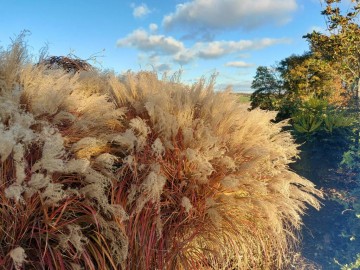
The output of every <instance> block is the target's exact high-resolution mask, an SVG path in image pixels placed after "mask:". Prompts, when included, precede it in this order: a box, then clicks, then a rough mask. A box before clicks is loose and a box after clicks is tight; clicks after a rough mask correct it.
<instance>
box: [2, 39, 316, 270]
mask: <svg viewBox="0 0 360 270" xmlns="http://www.w3.org/2000/svg"><path fill="white" fill-rule="evenodd" d="M274 116H275V115H274V114H273V113H268V112H263V111H260V110H254V111H251V112H249V111H248V110H247V108H246V107H244V106H243V105H241V104H239V103H238V102H237V97H236V96H234V95H233V94H232V93H231V92H228V91H224V92H215V91H214V90H213V81H210V82H206V81H205V80H200V81H199V82H198V83H196V84H194V85H192V86H186V85H184V84H181V83H180V82H178V81H176V80H166V79H164V80H159V79H158V78H157V75H156V74H154V73H152V72H140V73H132V72H128V73H126V74H123V75H120V76H116V75H115V74H112V73H106V72H101V71H97V70H94V69H93V70H83V71H81V70H80V71H76V72H72V71H68V70H67V71H64V70H63V69H61V67H60V66H59V67H58V68H55V67H53V66H52V68H51V69H49V68H48V66H47V65H46V64H41V63H40V64H37V65H32V64H31V63H29V61H27V60H26V50H25V48H24V45H23V44H22V42H21V40H20V41H17V42H15V43H14V44H13V45H12V48H10V49H9V50H6V51H2V52H1V56H0V133H1V136H0V158H1V167H0V168H1V171H0V180H1V186H0V196H1V204H2V207H1V212H0V223H1V224H0V225H1V228H3V229H2V230H1V231H0V243H1V246H2V247H5V248H2V249H1V250H0V265H1V267H5V269H23V268H26V269H28V268H29V269H149V270H150V269H282V268H285V267H287V265H288V263H289V258H288V254H290V252H292V251H294V248H295V246H296V243H297V234H298V230H299V228H300V226H301V215H302V214H303V213H304V211H305V210H306V208H307V207H308V206H313V207H316V208H318V207H319V203H318V201H317V199H316V197H317V196H321V193H320V192H319V191H318V190H316V189H315V188H314V185H313V184H312V183H311V182H309V181H308V180H306V179H304V178H301V177H300V176H298V175H296V174H295V173H293V172H292V171H290V170H289V168H288V164H289V163H290V162H292V161H293V159H294V157H296V155H297V153H298V151H297V148H296V145H295V144H294V142H293V139H292V138H291V136H290V134H289V133H287V132H282V128H283V126H284V125H285V124H284V123H280V124H273V123H271V122H270V120H271V119H272V118H273V117H274ZM4 228H6V229H4Z"/></svg>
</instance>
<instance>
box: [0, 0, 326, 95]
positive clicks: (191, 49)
mask: <svg viewBox="0 0 360 270" xmlns="http://www.w3.org/2000/svg"><path fill="white" fill-rule="evenodd" d="M0 4H1V9H2V10H3V11H2V12H1V13H2V14H1V16H0V29H1V32H0V46H2V47H7V46H8V45H9V43H10V40H11V38H12V39H13V38H14V37H16V35H18V34H19V33H20V32H21V31H22V30H24V29H27V30H29V31H30V32H31V34H30V35H28V36H27V42H28V44H29V49H30V52H31V53H33V54H34V55H36V54H37V52H38V51H39V49H40V48H41V47H43V46H44V45H45V44H48V47H49V50H48V51H49V55H67V54H69V53H73V54H75V55H76V56H78V57H80V58H82V59H88V58H89V57H91V56H92V55H94V54H96V55H97V56H98V58H97V60H98V61H99V62H100V63H101V66H102V68H104V69H111V70H114V71H115V72H117V73H122V72H125V71H127V70H133V71H138V70H154V69H155V70H157V71H158V72H159V73H160V74H162V73H163V72H168V73H169V74H171V73H173V72H175V71H178V70H179V69H182V71H183V75H182V78H183V81H184V82H185V83H191V82H194V81H196V80H198V79H199V78H200V77H201V76H205V77H209V76H210V75H211V74H213V73H214V72H217V73H218V77H217V86H218V87H219V88H224V87H225V86H226V85H232V87H233V89H234V91H240V92H246V91H251V89H250V84H251V81H252V78H253V76H254V75H255V71H256V68H257V67H258V66H259V65H265V66H269V65H272V64H274V63H276V62H277V61H280V60H282V59H284V58H285V57H287V56H290V55H291V54H302V53H303V52H304V51H306V50H307V49H308V44H307V42H306V40H304V39H303V38H302V36H303V35H305V34H306V33H308V32H311V31H312V30H313V29H323V28H324V27H325V20H324V18H323V17H322V16H321V15H320V12H321V10H322V8H323V6H324V3H322V2H321V0H149V1H137V0H134V1H127V0H86V1H85V0H61V1H60V0H57V1H56V0H51V1H50V0H31V1H29V0H0ZM322 5H323V6H322ZM91 63H92V62H91Z"/></svg>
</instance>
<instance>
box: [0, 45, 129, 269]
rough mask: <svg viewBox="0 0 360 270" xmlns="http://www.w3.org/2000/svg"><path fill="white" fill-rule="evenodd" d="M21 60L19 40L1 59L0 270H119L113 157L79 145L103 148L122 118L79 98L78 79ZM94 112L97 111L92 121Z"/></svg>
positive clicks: (102, 99)
mask: <svg viewBox="0 0 360 270" xmlns="http://www.w3.org/2000/svg"><path fill="white" fill-rule="evenodd" d="M23 55H26V48H25V47H24V43H23V42H22V40H21V39H20V40H16V41H15V43H14V44H13V45H12V47H11V48H9V50H8V51H1V52H0V67H1V68H0V86H1V91H0V135H1V136H0V158H1V159H0V160H1V162H0V182H1V185H0V201H1V209H0V227H1V228H4V230H1V231H0V244H1V246H2V247H3V248H2V249H1V250H0V258H1V260H0V268H2V269H9V270H12V269H25V268H26V269H28V268H29V269H74V267H77V268H81V269H92V270H95V269H124V265H125V260H126V257H127V237H126V235H125V229H124V220H125V219H126V218H127V214H126V213H125V211H124V209H123V208H122V207H121V205H113V204H112V203H111V201H110V199H109V198H110V196H109V195H108V192H109V191H110V190H111V186H112V182H114V181H116V179H115V176H114V174H113V172H112V170H111V168H110V164H111V162H112V161H113V160H114V161H115V160H116V158H115V157H114V158H112V157H109V155H110V154H108V153H105V152H106V150H104V149H102V148H101V147H100V149H98V148H96V149H93V148H91V147H92V145H91V144H90V145H89V144H86V143H84V141H86V138H90V140H88V142H89V141H90V142H91V141H95V142H97V141H101V134H103V132H106V131H108V132H110V131H111V132H112V131H113V130H114V124H113V123H114V122H118V120H119V117H121V114H122V112H120V110H116V109H115V108H114V104H112V103H111V102H109V101H108V97H106V96H105V95H102V96H101V95H99V94H88V95H80V94H79V93H77V92H78V91H80V90H78V89H79V88H80V87H79V85H80V84H81V83H80V79H79V75H74V74H73V75H71V74H67V73H65V72H64V71H61V70H48V69H45V68H44V67H43V66H42V65H37V66H31V65H30V64H29V63H27V62H26V61H25V57H23ZM77 102H79V104H80V106H77V105H76V103H77ZM94 104H96V106H100V108H102V109H103V111H102V109H98V110H97V111H96V113H98V114H95V115H91V114H92V113H93V112H94V111H93V110H92V108H91V106H92V105H94ZM109 109H110V111H111V112H109ZM84 110H85V112H83V111H84ZM96 119H98V123H96ZM100 119H101V121H100ZM79 122H80V123H79ZM89 122H91V125H90V126H89V127H88V126H86V123H89ZM95 127H96V128H99V129H100V130H96V129H95ZM93 135H96V136H97V137H99V138H97V137H96V138H95V137H91V136H93ZM81 139H83V140H82V141H81ZM105 148H106V147H105ZM80 151H83V152H80ZM79 152H80V154H79ZM101 154H102V155H101ZM77 156H80V158H78V157H77ZM96 157H97V159H96ZM84 158H86V159H84ZM92 188H94V189H92ZM5 228H6V230H5ZM115 241H116V242H115Z"/></svg>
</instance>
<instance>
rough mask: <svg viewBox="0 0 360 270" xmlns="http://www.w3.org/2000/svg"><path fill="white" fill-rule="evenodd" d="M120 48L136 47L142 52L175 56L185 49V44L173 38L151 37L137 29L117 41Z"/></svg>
mask: <svg viewBox="0 0 360 270" xmlns="http://www.w3.org/2000/svg"><path fill="white" fill-rule="evenodd" d="M117 46H118V47H125V46H128V47H135V48H137V49H139V50H141V51H148V52H149V51H150V52H154V53H160V54H174V53H177V52H180V51H182V50H183V49H184V44H183V43H182V42H180V41H177V40H176V39H174V38H173V37H166V36H164V35H149V34H148V33H147V32H146V31H145V30H142V29H137V30H135V31H134V32H132V33H130V34H129V35H128V36H126V37H125V38H123V39H119V40H118V41H117Z"/></svg>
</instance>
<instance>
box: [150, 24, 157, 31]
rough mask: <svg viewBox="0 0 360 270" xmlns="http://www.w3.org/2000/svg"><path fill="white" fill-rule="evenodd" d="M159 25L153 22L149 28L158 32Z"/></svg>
mask: <svg viewBox="0 0 360 270" xmlns="http://www.w3.org/2000/svg"><path fill="white" fill-rule="evenodd" d="M158 28H159V26H158V25H157V24H156V23H151V24H150V25H149V29H150V31H151V32H156V31H157V30H158Z"/></svg>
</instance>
